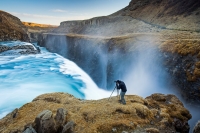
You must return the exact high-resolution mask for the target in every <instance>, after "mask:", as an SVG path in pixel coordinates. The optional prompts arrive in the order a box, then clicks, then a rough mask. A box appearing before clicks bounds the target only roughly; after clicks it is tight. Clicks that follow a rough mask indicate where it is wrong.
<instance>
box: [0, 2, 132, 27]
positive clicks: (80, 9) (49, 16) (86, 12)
mask: <svg viewBox="0 0 200 133" xmlns="http://www.w3.org/2000/svg"><path fill="white" fill-rule="evenodd" d="M130 1H131V0H0V10H3V11H6V12H9V13H11V14H12V15H14V16H17V17H18V18H19V19H20V20H21V21H25V22H35V23H41V24H52V25H59V24H60V22H62V21H67V20H83V19H89V18H92V17H97V16H105V15H109V14H112V13H114V12H116V11H118V10H120V9H122V8H124V7H126V6H127V5H128V4H129V2H130Z"/></svg>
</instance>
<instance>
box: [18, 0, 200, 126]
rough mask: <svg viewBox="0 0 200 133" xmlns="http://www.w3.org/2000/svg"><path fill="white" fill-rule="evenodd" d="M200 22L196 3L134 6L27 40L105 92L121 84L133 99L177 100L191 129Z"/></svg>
mask: <svg viewBox="0 0 200 133" xmlns="http://www.w3.org/2000/svg"><path fill="white" fill-rule="evenodd" d="M183 3H185V4H183ZM199 22H200V3H199V1H198V0H191V1H190V2H187V1H185V0H184V1H179V0H173V1H171V0H166V1H165V0H152V1H149V0H141V1H135V0H132V1H131V2H130V4H129V5H128V6H127V7H125V8H124V9H122V10H120V11H117V12H116V13H113V14H111V15H109V16H103V17H96V18H92V19H89V20H83V21H66V22H61V23H60V26H58V27H54V28H51V29H50V30H41V31H42V32H41V31H40V32H38V31H35V30H29V32H28V36H29V38H30V41H31V42H35V41H37V42H38V44H39V45H40V46H42V47H45V48H46V49H47V50H48V51H50V52H53V53H57V54H59V55H61V56H63V57H65V58H67V59H69V60H71V61H73V62H75V63H76V64H77V65H78V66H79V67H80V68H82V69H83V70H84V71H85V72H86V73H87V74H88V75H89V76H90V77H91V78H92V80H93V81H94V82H95V83H96V84H97V86H98V87H99V88H102V89H103V90H107V91H111V90H112V89H113V88H114V87H115V86H114V85H115V84H114V82H113V81H114V80H116V79H121V80H123V81H125V83H126V84H127V88H128V92H127V93H128V94H129V95H132V94H137V95H140V96H143V97H147V96H149V95H151V94H152V93H164V94H175V95H176V96H178V98H179V99H181V101H182V102H183V103H184V105H185V107H186V108H187V109H189V111H190V113H191V114H192V121H190V123H189V124H190V125H192V127H193V126H194V124H195V123H196V122H197V120H199V119H200V116H199V113H198V110H199V109H200V33H199V31H200V29H199V28H200V23H199ZM27 29H30V28H29V27H27ZM41 29H42V28H41ZM22 41H24V40H23V39H22ZM26 41H28V40H26ZM41 111H42V110H41ZM54 111H55V109H54ZM38 113H39V112H38Z"/></svg>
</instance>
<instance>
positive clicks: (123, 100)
mask: <svg viewBox="0 0 200 133" xmlns="http://www.w3.org/2000/svg"><path fill="white" fill-rule="evenodd" d="M125 93H126V92H122V91H121V93H120V97H121V102H122V104H126V101H125V99H124V96H125Z"/></svg>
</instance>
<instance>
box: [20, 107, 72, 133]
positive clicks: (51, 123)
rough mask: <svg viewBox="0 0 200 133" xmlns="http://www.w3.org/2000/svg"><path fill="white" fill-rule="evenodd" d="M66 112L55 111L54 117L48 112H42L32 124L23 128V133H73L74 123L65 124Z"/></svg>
mask: <svg viewBox="0 0 200 133" xmlns="http://www.w3.org/2000/svg"><path fill="white" fill-rule="evenodd" d="M68 117H69V116H67V111H66V110H65V109H63V108H59V109H58V110H57V113H56V116H55V117H54V118H53V113H52V112H51V111H50V110H44V111H42V112H41V113H40V114H38V115H37V117H36V118H35V121H34V122H33V123H29V124H28V125H26V126H25V128H24V131H23V133H73V129H74V122H73V121H69V122H67V119H66V118H68Z"/></svg>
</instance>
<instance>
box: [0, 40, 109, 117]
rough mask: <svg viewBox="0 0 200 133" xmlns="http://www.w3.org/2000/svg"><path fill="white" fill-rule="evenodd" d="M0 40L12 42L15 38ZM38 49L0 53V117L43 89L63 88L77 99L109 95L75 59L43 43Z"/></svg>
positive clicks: (49, 91)
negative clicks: (71, 59) (17, 52)
mask: <svg viewBox="0 0 200 133" xmlns="http://www.w3.org/2000/svg"><path fill="white" fill-rule="evenodd" d="M18 43H21V44H26V45H29V44H30V43H25V42H23V43H22V42H18ZM1 44H4V45H7V44H8V45H9V46H11V45H15V44H16V42H14V41H13V42H1ZM30 45H31V44H30ZM40 50H41V53H40V54H31V55H20V54H16V53H14V54H12V51H10V52H7V53H4V55H0V83H1V84H0V97H1V101H0V118H2V117H4V116H5V115H6V114H7V113H9V112H11V111H12V110H14V109H15V108H19V107H20V106H22V105H23V104H25V103H27V102H31V101H32V100H33V99H34V98H35V97H37V96H38V95H40V94H44V93H51V92H66V93H70V94H72V95H74V96H75V97H77V98H80V99H100V98H103V97H108V96H109V95H110V92H107V91H104V90H102V89H99V88H98V87H97V86H96V84H95V83H94V82H93V80H92V79H91V78H90V77H89V76H88V75H87V74H86V73H85V72H84V71H83V70H82V69H81V68H79V67H78V66H77V65H76V64H75V63H74V62H72V61H70V60H68V59H65V58H63V57H62V56H60V55H58V54H56V53H50V52H48V51H47V50H46V49H45V48H43V47H40Z"/></svg>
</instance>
